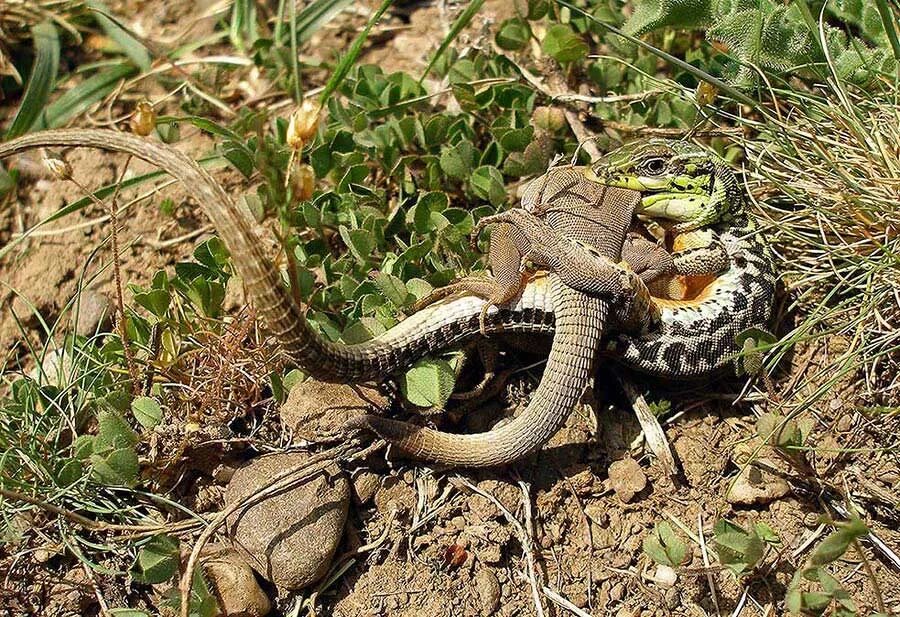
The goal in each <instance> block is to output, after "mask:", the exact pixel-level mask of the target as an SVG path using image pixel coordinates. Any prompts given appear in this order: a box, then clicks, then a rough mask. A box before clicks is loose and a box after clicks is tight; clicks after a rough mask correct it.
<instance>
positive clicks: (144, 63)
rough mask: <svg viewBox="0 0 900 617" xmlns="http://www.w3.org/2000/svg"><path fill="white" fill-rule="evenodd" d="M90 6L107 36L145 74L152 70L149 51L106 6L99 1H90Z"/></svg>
mask: <svg viewBox="0 0 900 617" xmlns="http://www.w3.org/2000/svg"><path fill="white" fill-rule="evenodd" d="M88 6H89V7H90V8H91V10H92V11H93V13H94V19H95V20H96V21H97V24H98V25H99V26H100V27H101V28H103V31H104V32H106V35H107V36H108V37H109V38H110V39H112V41H113V42H115V44H116V45H118V46H119V48H120V49H121V50H122V52H123V53H124V54H125V55H126V56H128V58H129V59H130V60H131V61H132V62H133V63H134V64H135V65H136V66H137V67H138V68H140V69H141V71H143V72H145V73H146V72H147V71H149V70H150V64H151V58H150V52H149V50H148V49H147V48H146V47H145V46H144V44H143V43H141V42H140V41H139V40H137V39H136V38H135V37H134V36H133V35H132V34H131V33H130V32H128V30H127V29H126V28H125V27H124V26H123V25H122V24H121V23H119V21H118V19H116V17H115V16H113V15H112V14H111V13H110V12H109V9H108V8H106V5H105V4H103V3H102V2H99V1H98V0H90V2H88Z"/></svg>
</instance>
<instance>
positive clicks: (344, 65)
mask: <svg viewBox="0 0 900 617" xmlns="http://www.w3.org/2000/svg"><path fill="white" fill-rule="evenodd" d="M392 2H393V0H384V2H382V3H381V6H380V7H378V10H377V11H375V14H374V15H372V18H371V19H370V20H369V23H367V24H366V27H365V28H363V31H362V32H360V33H359V36H357V37H356V38H355V39H354V40H353V43H352V44H351V45H350V49H348V50H347V53H346V54H345V55H344V57H343V58H341V60H340V62H338V64H337V66H336V67H335V69H334V73H332V74H331V78H329V80H328V83H327V84H325V89H324V90H323V91H322V96H320V97H319V101H320V102H321V103H322V104H324V103H325V101H327V100H328V97H329V96H331V93H332V92H334V91H335V90H336V89H337V87H338V86H340V85H341V82H342V81H344V78H345V77H346V76H347V73H349V72H350V69H351V67H353V63H354V62H356V59H357V58H358V57H359V52H360V51H361V50H362V46H363V43H365V42H366V39H367V38H369V32H371V31H372V27H373V26H374V25H375V24H376V23H378V20H379V19H381V16H382V15H384V12H385V11H386V10H387V9H388V7H389V6H391V3H392Z"/></svg>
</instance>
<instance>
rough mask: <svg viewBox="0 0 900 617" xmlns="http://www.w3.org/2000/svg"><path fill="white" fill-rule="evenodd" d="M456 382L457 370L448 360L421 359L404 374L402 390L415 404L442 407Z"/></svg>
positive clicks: (401, 382) (407, 398) (401, 384)
mask: <svg viewBox="0 0 900 617" xmlns="http://www.w3.org/2000/svg"><path fill="white" fill-rule="evenodd" d="M455 383H456V372H455V371H454V370H453V367H452V366H451V365H450V363H449V362H447V361H446V360H441V359H437V360H427V359H426V360H420V361H419V362H416V363H415V364H414V365H413V366H412V368H410V369H409V370H407V371H406V373H404V374H403V377H401V379H400V391H401V392H403V396H404V397H406V400H408V401H409V402H410V403H412V404H413V405H416V406H418V407H437V408H442V407H443V406H444V404H445V403H446V402H447V400H448V399H449V398H450V395H451V394H452V393H453V386H454V385H455Z"/></svg>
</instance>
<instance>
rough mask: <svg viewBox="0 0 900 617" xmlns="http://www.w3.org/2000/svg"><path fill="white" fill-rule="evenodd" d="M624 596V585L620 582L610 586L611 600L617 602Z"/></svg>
mask: <svg viewBox="0 0 900 617" xmlns="http://www.w3.org/2000/svg"><path fill="white" fill-rule="evenodd" d="M624 596H625V585H623V584H622V583H616V584H615V585H613V586H612V589H610V590H609V599H610V600H612V601H613V602H618V601H619V600H621V599H622V598H623V597H624Z"/></svg>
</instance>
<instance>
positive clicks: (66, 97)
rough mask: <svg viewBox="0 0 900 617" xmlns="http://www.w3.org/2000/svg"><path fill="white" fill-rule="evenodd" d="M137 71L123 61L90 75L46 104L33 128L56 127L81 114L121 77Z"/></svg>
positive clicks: (109, 91)
mask: <svg viewBox="0 0 900 617" xmlns="http://www.w3.org/2000/svg"><path fill="white" fill-rule="evenodd" d="M137 72H138V70H137V68H135V67H134V66H132V65H131V64H128V63H125V62H123V63H122V64H117V65H114V66H111V67H107V68H105V69H104V70H102V71H100V72H98V73H96V74H94V75H91V76H90V77H88V78H87V79H85V80H83V81H81V82H79V83H78V85H76V86H74V87H73V88H70V89H69V90H67V91H66V92H65V93H63V94H62V96H60V97H59V98H57V99H56V100H55V101H53V102H52V103H50V105H48V106H47V109H46V111H45V112H44V113H43V114H41V116H40V117H39V118H38V120H37V122H36V123H35V126H34V128H40V129H45V128H51V129H52V128H57V127H60V126H62V125H64V124H65V123H66V122H68V121H69V120H71V119H72V118H75V117H76V116H78V115H80V114H83V113H84V112H85V111H87V110H88V109H90V108H91V106H93V105H94V104H96V103H97V102H98V101H101V100H103V98H104V97H105V96H107V95H108V94H109V93H111V92H112V91H113V90H115V89H116V87H118V85H119V83H120V82H121V81H122V80H123V79H127V78H128V77H131V76H132V75H135V74H136V73H137Z"/></svg>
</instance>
